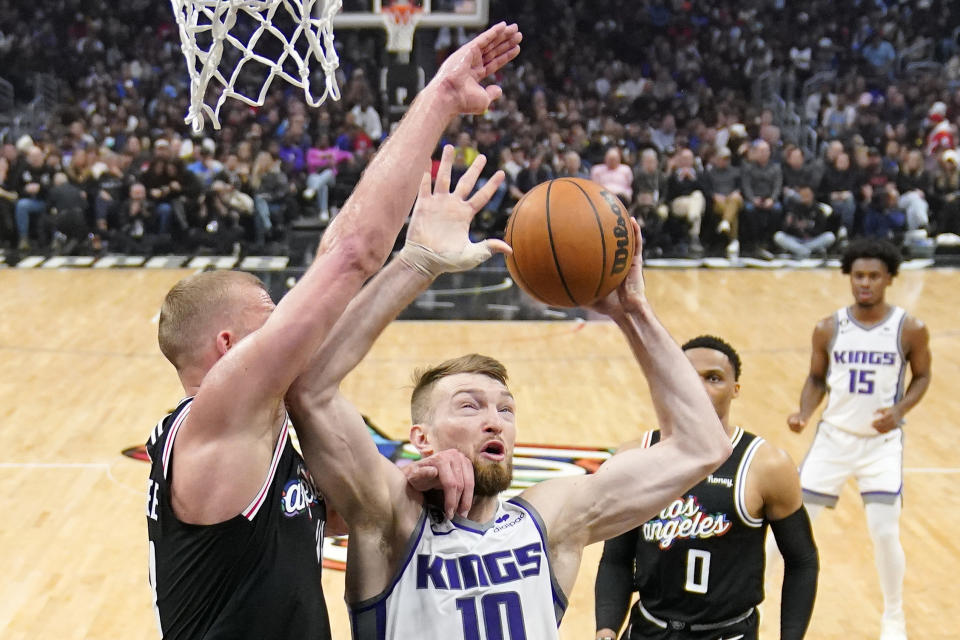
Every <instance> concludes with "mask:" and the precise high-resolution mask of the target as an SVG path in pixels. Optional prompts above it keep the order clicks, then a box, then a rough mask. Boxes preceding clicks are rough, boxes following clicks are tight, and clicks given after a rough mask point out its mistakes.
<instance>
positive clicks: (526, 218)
mask: <svg viewBox="0 0 960 640" xmlns="http://www.w3.org/2000/svg"><path fill="white" fill-rule="evenodd" d="M504 240H506V241H507V243H508V244H509V245H510V246H511V247H513V255H512V256H508V257H507V268H508V269H509V270H510V275H511V276H513V279H514V280H515V281H516V283H517V284H518V285H519V286H520V288H521V289H523V290H524V291H526V292H527V293H529V294H530V295H531V296H533V297H534V298H536V299H537V300H540V301H541V302H546V303H547V304H549V305H551V306H554V307H578V306H582V305H587V304H590V303H591V302H593V301H594V300H597V299H598V298H602V297H603V296H606V295H607V294H608V293H610V292H611V291H613V290H614V289H616V288H617V287H618V286H619V285H620V283H621V282H622V281H623V279H624V278H625V277H626V276H627V271H628V270H629V268H630V263H631V262H632V261H633V254H634V252H635V251H637V249H638V247H637V246H636V239H635V238H634V234H633V228H632V227H631V224H630V214H629V213H627V208H626V207H625V206H623V203H622V202H621V201H620V199H619V198H618V197H617V196H615V195H614V194H612V193H610V192H609V191H607V190H606V189H604V188H603V187H602V186H600V185H599V184H597V183H596V182H593V181H591V180H584V179H583V178H558V179H556V180H551V181H549V182H544V183H542V184H539V185H537V186H536V187H534V188H533V189H531V190H530V191H528V192H527V193H526V194H525V195H524V196H523V197H522V198H521V199H520V202H518V203H517V206H516V207H514V208H513V213H512V214H511V215H510V220H509V221H508V222H507V229H506V233H505V234H504Z"/></svg>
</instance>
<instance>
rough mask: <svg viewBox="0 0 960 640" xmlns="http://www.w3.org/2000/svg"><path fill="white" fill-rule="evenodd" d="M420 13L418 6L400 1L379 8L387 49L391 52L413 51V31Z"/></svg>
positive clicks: (415, 28) (418, 20)
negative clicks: (385, 32) (385, 31)
mask: <svg viewBox="0 0 960 640" xmlns="http://www.w3.org/2000/svg"><path fill="white" fill-rule="evenodd" d="M421 13H422V10H421V9H420V7H415V6H413V5H410V4H401V3H396V4H392V5H390V6H389V7H383V9H381V11H380V15H381V17H382V18H383V26H384V28H385V29H386V30H387V51H390V52H391V53H410V52H411V51H413V33H414V31H416V30H417V23H418V22H420V15H421Z"/></svg>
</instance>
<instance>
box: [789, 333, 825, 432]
mask: <svg viewBox="0 0 960 640" xmlns="http://www.w3.org/2000/svg"><path fill="white" fill-rule="evenodd" d="M835 330H836V320H835V319H834V317H833V316H830V317H827V318H824V319H823V320H821V321H820V322H818V323H817V326H816V327H815V328H814V329H813V339H812V343H813V345H812V349H811V351H810V372H809V373H808V374H807V379H806V380H805V381H804V383H803V390H802V391H801V392H800V410H799V411H797V412H796V413H792V414H790V416H789V417H788V418H787V426H789V427H790V429H791V430H792V431H795V432H797V433H800V432H801V431H803V429H804V427H806V426H807V422H808V421H809V420H810V416H812V415H813V412H814V411H816V410H817V407H818V406H819V405H820V401H822V400H823V396H825V395H826V393H827V368H828V366H829V364H830V341H831V340H832V339H833V333H834V331H835Z"/></svg>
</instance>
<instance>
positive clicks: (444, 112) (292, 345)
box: [147, 23, 521, 640]
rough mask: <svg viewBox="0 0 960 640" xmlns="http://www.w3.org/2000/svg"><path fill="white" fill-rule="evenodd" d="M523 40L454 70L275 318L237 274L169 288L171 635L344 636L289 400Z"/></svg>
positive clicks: (368, 180) (154, 492)
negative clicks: (449, 131)
mask: <svg viewBox="0 0 960 640" xmlns="http://www.w3.org/2000/svg"><path fill="white" fill-rule="evenodd" d="M520 38H521V36H520V33H519V31H518V30H517V27H516V25H510V26H507V25H505V24H503V23H501V24H498V25H496V26H494V27H492V28H491V29H489V30H487V31H486V32H484V33H483V34H481V35H479V36H478V37H477V38H475V39H474V40H473V41H472V42H470V43H468V44H466V45H464V46H463V47H461V48H460V49H459V50H458V51H456V52H454V53H453V55H452V56H451V57H450V58H448V59H447V60H446V62H444V63H443V65H441V67H440V69H439V71H438V72H437V75H436V76H435V77H434V79H433V80H432V81H431V82H430V84H429V85H428V86H427V87H426V88H425V89H424V90H423V92H421V94H420V95H419V96H418V97H417V99H416V100H415V101H414V103H413V105H412V106H411V107H410V110H409V111H408V112H407V114H406V116H405V117H404V119H403V121H402V122H401V124H400V126H399V128H398V129H397V131H396V132H395V133H394V134H393V135H392V136H391V137H390V138H389V139H388V140H387V141H386V143H385V144H384V146H383V148H382V149H381V150H380V152H379V153H378V154H377V156H376V159H375V160H373V161H372V162H371V164H370V166H369V167H368V168H367V170H366V172H365V173H364V175H363V178H362V179H361V181H360V184H358V185H357V188H356V189H355V190H354V192H353V194H352V195H351V196H350V198H349V200H347V202H346V204H345V205H344V208H343V211H342V212H341V213H340V215H338V216H337V218H336V220H335V221H334V222H333V223H332V224H331V225H330V227H329V228H328V229H327V231H326V233H324V235H323V239H322V240H321V242H320V247H319V249H318V251H317V257H316V259H315V260H314V262H313V264H312V265H311V266H310V268H309V269H308V270H307V272H306V273H305V274H304V276H303V277H302V278H301V279H300V281H299V282H298V283H297V285H296V286H295V287H293V289H291V290H290V292H289V293H287V294H286V296H284V298H283V300H281V301H280V303H279V304H278V305H276V308H274V304H273V302H272V301H271V299H270V296H269V295H268V294H267V291H266V290H265V288H264V286H263V284H262V283H261V282H260V281H259V280H257V279H256V278H255V277H254V276H252V275H250V274H246V273H241V272H237V271H219V272H211V273H201V274H198V275H194V276H190V277H188V278H185V279H184V280H181V281H180V282H179V283H177V284H176V285H174V287H173V288H172V289H171V290H170V292H169V293H168V294H167V297H166V299H165V300H164V303H163V307H162V309H161V312H160V328H159V342H160V348H161V350H162V351H163V354H164V355H165V356H166V357H167V358H168V359H169V360H170V362H171V363H172V364H173V365H174V366H175V367H176V369H177V374H178V375H179V377H180V381H181V383H182V385H183V388H184V392H185V395H186V396H187V397H186V398H185V399H184V400H182V401H181V402H180V404H179V405H178V407H177V408H176V409H175V410H174V411H173V413H171V414H170V415H169V416H167V417H166V418H164V419H162V420H161V421H160V422H159V423H158V424H157V426H156V428H155V429H154V431H153V433H152V434H151V436H150V440H149V442H148V443H147V451H148V453H149V454H150V459H151V469H150V480H149V485H148V495H147V530H148V536H149V541H150V542H149V554H150V555H149V563H150V564H149V576H150V585H151V587H152V588H153V598H154V600H153V602H154V608H155V612H156V615H157V621H158V623H159V625H160V629H161V634H162V635H163V637H164V638H167V639H173V638H237V639H241V638H251V639H252V638H258V639H259V638H311V639H316V640H322V639H324V638H329V637H330V628H329V624H328V621H327V612H326V606H325V603H324V599H323V592H322V589H321V582H320V548H321V543H322V538H323V534H324V524H325V520H326V512H325V505H324V501H323V499H322V498H320V496H319V495H318V494H317V492H316V489H315V488H314V483H313V482H312V479H311V477H310V474H309V473H308V472H307V469H306V467H305V465H304V464H303V459H302V458H301V457H300V455H299V454H298V453H297V452H296V451H295V450H294V449H293V447H292V445H291V444H290V442H289V440H288V438H287V415H286V411H285V409H284V395H285V394H286V393H287V389H288V388H289V386H290V385H291V383H293V381H294V379H295V378H296V377H297V376H298V375H299V374H300V372H301V371H302V370H304V369H305V368H306V366H307V364H308V363H309V361H310V357H311V356H312V355H313V353H314V352H315V351H316V350H317V349H318V348H319V347H320V346H321V344H323V342H324V339H325V338H326V337H327V336H328V335H329V333H330V330H331V328H332V327H333V326H334V325H335V323H336V322H337V320H338V318H340V315H341V314H342V312H343V310H344V309H345V308H346V306H347V304H348V303H349V302H350V301H351V300H352V299H353V298H354V296H356V295H357V293H358V292H359V291H360V288H361V286H362V285H363V283H364V282H365V281H366V280H367V279H368V278H369V277H370V276H372V275H373V274H374V273H375V272H376V271H377V270H378V269H379V268H380V267H381V265H382V264H383V262H384V260H385V259H386V258H387V256H388V255H389V254H390V250H391V248H392V247H393V243H394V240H395V238H396V235H397V233H398V232H399V231H400V227H401V226H402V224H403V222H404V220H405V219H406V217H407V214H408V213H409V211H410V207H411V205H412V204H413V201H414V199H415V197H416V193H417V184H418V182H419V178H420V176H421V172H422V170H423V167H424V166H426V165H427V163H428V161H429V158H430V153H431V151H432V150H433V148H434V146H435V145H436V144H437V141H438V140H439V139H440V135H441V133H442V132H443V130H444V128H445V127H446V126H447V125H448V123H449V122H450V121H451V120H452V119H453V117H454V116H456V115H457V114H459V113H482V112H484V111H485V110H486V109H487V108H488V107H489V105H490V102H491V101H492V100H493V99H496V98H497V97H499V95H500V89H499V87H496V86H490V87H483V86H482V85H481V84H480V81H481V80H482V79H483V78H486V77H487V76H488V75H490V74H491V73H493V72H495V71H497V70H498V69H500V68H501V67H502V66H503V65H504V64H506V63H507V62H508V61H509V60H511V59H513V58H514V57H515V56H516V55H517V54H518V53H519V42H520ZM315 469H316V468H315ZM316 471H317V472H318V473H323V472H324V471H323V470H322V469H316ZM358 472H362V470H358ZM460 485H461V488H462V483H460Z"/></svg>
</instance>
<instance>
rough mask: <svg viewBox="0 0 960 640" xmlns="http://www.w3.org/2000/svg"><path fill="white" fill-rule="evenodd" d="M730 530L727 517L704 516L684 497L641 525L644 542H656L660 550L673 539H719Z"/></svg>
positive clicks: (722, 515) (718, 514)
mask: <svg viewBox="0 0 960 640" xmlns="http://www.w3.org/2000/svg"><path fill="white" fill-rule="evenodd" d="M711 477H712V476H711ZM730 526H731V525H730V521H729V520H728V519H727V514H725V513H713V514H705V513H703V511H701V509H700V504H699V503H698V502H697V498H696V497H695V496H687V497H686V498H684V499H680V500H674V501H673V502H671V503H670V505H668V506H667V508H666V509H664V510H663V511H661V512H660V513H659V515H658V516H657V517H656V518H652V519H651V520H648V521H647V522H645V523H644V525H643V537H644V539H645V540H646V541H647V542H658V543H659V545H660V548H661V549H669V548H670V547H671V546H673V543H674V541H676V540H677V539H688V538H702V539H705V538H713V537H717V536H722V535H723V534H725V533H726V532H727V531H729V530H730Z"/></svg>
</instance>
